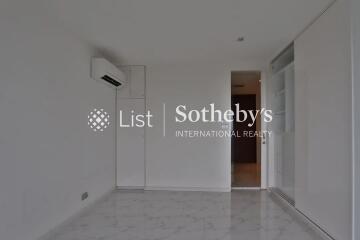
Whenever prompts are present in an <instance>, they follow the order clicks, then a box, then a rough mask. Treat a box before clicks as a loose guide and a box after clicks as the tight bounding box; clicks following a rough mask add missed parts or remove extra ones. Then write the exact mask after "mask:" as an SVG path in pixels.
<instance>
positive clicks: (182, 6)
mask: <svg viewBox="0 0 360 240" xmlns="http://www.w3.org/2000/svg"><path fill="white" fill-rule="evenodd" d="M330 2H331V0H101V1H100V0H58V1H52V3H51V4H52V5H51V9H52V11H54V16H55V17H57V18H58V19H59V20H60V21H61V22H63V23H64V24H65V25H66V26H67V27H68V28H71V29H72V31H76V32H77V33H78V34H80V35H81V37H83V38H84V39H86V40H87V41H89V42H90V43H91V44H93V45H94V46H95V47H97V48H99V49H102V50H104V51H105V52H107V53H108V54H109V55H111V56H112V57H114V58H115V59H117V60H121V61H124V62H126V63H131V64H163V63H180V62H204V61H206V62H229V61H243V60H248V61H266V60H269V57H270V56H272V55H273V54H274V53H275V52H276V51H278V50H279V49H280V48H282V47H284V46H285V45H286V44H288V43H289V42H290V41H291V40H292V39H294V37H295V36H296V35H297V34H298V33H299V32H300V31H301V30H302V29H303V28H304V27H305V26H306V25H308V24H309V23H310V22H311V21H312V20H313V19H314V18H315V17H316V16H317V15H318V14H319V13H320V12H321V11H322V10H323V9H324V8H325V7H326V6H328V4H329V3H330ZM240 36H244V37H245V41H244V42H241V43H240V42H237V41H236V39H237V38H238V37H240Z"/></svg>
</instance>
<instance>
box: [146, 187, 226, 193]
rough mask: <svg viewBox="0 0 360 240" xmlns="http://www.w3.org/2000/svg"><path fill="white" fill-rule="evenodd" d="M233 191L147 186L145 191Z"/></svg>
mask: <svg viewBox="0 0 360 240" xmlns="http://www.w3.org/2000/svg"><path fill="white" fill-rule="evenodd" d="M155 190H156V191H158V190H160V191H189V192H231V188H207V187H172V186H146V187H145V191H155Z"/></svg>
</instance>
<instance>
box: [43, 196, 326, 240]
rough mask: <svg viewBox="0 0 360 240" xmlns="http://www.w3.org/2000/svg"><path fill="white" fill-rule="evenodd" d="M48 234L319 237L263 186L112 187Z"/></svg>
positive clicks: (67, 239)
mask: <svg viewBox="0 0 360 240" xmlns="http://www.w3.org/2000/svg"><path fill="white" fill-rule="evenodd" d="M49 239H51V240H95V239H96V240H145V239H146V240H198V239H204V240H205V239H206V240H230V239H231V240H235V239H236V240H242V239H243V240H315V239H316V240H320V239H321V238H320V237H319V236H318V235H317V234H316V233H314V232H313V231H312V230H311V229H310V228H309V227H308V226H307V225H306V224H304V223H302V222H301V221H300V220H299V219H297V216H296V215H294V214H293V213H292V212H291V211H288V210H287V209H286V207H285V206H283V205H282V203H280V202H278V200H276V199H275V198H274V197H272V196H271V195H270V194H269V193H267V192H266V191H261V192H260V191H237V192H232V193H205V192H171V191H145V192H126V191H116V192H114V193H112V194H111V195H110V196H109V197H108V198H107V199H105V200H103V201H102V202H100V203H98V204H96V205H95V206H94V207H93V208H91V209H90V210H88V211H87V212H86V213H84V214H83V215H81V216H79V217H78V218H76V219H75V220H73V221H72V222H71V223H70V224H68V225H67V226H64V227H62V228H61V229H59V230H58V231H57V232H56V233H55V234H54V235H53V236H51V237H50V238H49Z"/></svg>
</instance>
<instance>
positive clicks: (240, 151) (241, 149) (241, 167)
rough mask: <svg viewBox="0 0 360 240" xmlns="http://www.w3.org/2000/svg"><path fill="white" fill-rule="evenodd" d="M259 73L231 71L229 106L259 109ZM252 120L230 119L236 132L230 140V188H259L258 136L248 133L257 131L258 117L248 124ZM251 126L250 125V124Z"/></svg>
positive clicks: (258, 125) (259, 122) (259, 146)
mask: <svg viewBox="0 0 360 240" xmlns="http://www.w3.org/2000/svg"><path fill="white" fill-rule="evenodd" d="M260 79H261V72H260V71H233V72H231V107H232V110H233V111H235V110H236V109H235V104H239V106H240V109H242V110H253V111H255V110H257V109H261V85H260ZM249 123H251V119H250V118H248V120H247V121H245V122H236V121H234V122H233V130H234V131H235V132H236V133H238V134H236V135H235V136H233V137H232V139H231V169H232V187H233V188H260V187H261V138H259V137H256V136H253V135H248V134H246V133H247V132H260V131H261V120H260V118H256V121H255V124H253V125H252V126H249ZM250 125H251V124H250Z"/></svg>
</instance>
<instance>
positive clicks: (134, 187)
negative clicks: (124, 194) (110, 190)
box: [116, 186, 145, 190]
mask: <svg viewBox="0 0 360 240" xmlns="http://www.w3.org/2000/svg"><path fill="white" fill-rule="evenodd" d="M116 189H117V190H144V189H145V187H144V186H117V187H116Z"/></svg>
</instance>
